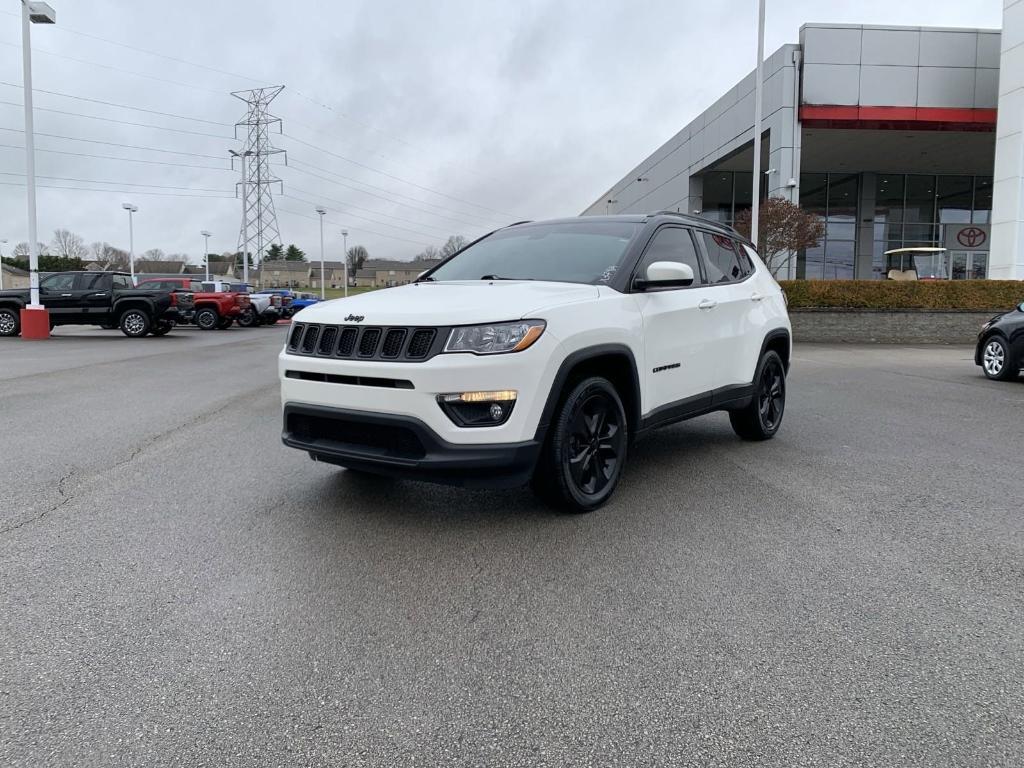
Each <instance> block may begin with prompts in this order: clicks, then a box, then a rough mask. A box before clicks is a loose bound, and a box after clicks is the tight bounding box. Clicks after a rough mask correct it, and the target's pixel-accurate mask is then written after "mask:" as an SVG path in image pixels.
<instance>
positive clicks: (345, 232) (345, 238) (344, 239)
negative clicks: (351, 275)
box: [341, 229, 348, 299]
mask: <svg viewBox="0 0 1024 768" xmlns="http://www.w3.org/2000/svg"><path fill="white" fill-rule="evenodd" d="M341 241H342V242H343V243H344V245H343V246H342V247H343V248H344V249H345V298H346V299H347V298H348V230H347V229H343V230H341Z"/></svg>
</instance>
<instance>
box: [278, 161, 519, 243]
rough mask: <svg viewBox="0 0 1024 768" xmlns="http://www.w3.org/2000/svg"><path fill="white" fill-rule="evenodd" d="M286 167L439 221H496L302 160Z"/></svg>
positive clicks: (484, 225) (489, 222) (468, 223)
mask: <svg viewBox="0 0 1024 768" xmlns="http://www.w3.org/2000/svg"><path fill="white" fill-rule="evenodd" d="M288 167H289V168H294V169H295V170H297V171H299V172H300V173H305V174H307V175H309V176H316V177H317V178H320V179H322V180H323V181H327V182H330V183H331V184H336V185H338V186H339V187H345V188H346V189H352V190H355V191H356V192H362V193H363V194H365V195H370V196H371V197H376V198H378V199H380V200H384V201H386V202H389V203H394V204H396V205H401V206H404V207H405V208H410V209H412V210H414V211H420V212H421V213H426V214H429V215H431V216H436V217H438V218H441V219H448V220H449V221H454V222H457V223H459V224H465V225H466V226H470V227H487V226H492V223H493V222H495V221H496V220H495V219H488V218H487V217H484V216H481V215H480V214H476V213H463V212H462V211H457V210H455V209H453V208H445V207H444V206H442V205H437V204H436V203H428V202H426V201H425V200H420V199H418V198H415V197H410V196H409V195H403V194H402V193H401V192H392V191H391V190H389V189H385V188H384V187H378V186H375V185H374V184H370V183H368V182H365V181H360V180H359V179H353V178H352V177H350V176H344V175H342V174H340V173H336V172H335V171H330V170H328V169H326V168H319V167H317V166H315V165H310V164H309V163H306V162H303V161H302V160H295V159H294V158H291V159H289V165H288ZM307 168H312V169H314V170H306V169H307ZM315 171H323V172H324V173H326V174H328V175H329V176H333V177H334V178H335V179H344V180H345V181H351V182H353V183H354V184H362V185H363V186H364V187H369V188H370V189H376V190H379V191H381V192H384V193H386V194H388V195H391V196H392V197H399V198H405V199H406V200H412V201H413V202H414V203H419V204H420V205H429V206H430V207H432V208H437V209H438V210H441V211H449V212H451V213H455V214H458V215H459V216H468V217H471V218H474V217H475V218H477V219H479V220H480V222H484V223H479V222H472V221H466V220H464V219H458V218H454V217H452V216H443V215H441V214H439V213H437V212H435V211H430V210H427V209H426V208H418V207H416V206H414V205H409V204H408V203H405V202H402V201H401V200H394V199H392V197H382V196H380V195H375V194H373V193H372V192H367V191H365V190H363V189H361V188H359V187H353V186H350V185H349V184H344V183H342V182H340V181H334V180H333V179H329V178H327V177H326V176H320V175H319V174H317V173H316V172H315ZM499 223H502V224H504V222H499Z"/></svg>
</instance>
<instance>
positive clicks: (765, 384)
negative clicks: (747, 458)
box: [729, 350, 786, 440]
mask: <svg viewBox="0 0 1024 768" xmlns="http://www.w3.org/2000/svg"><path fill="white" fill-rule="evenodd" d="M785 409H786V366H784V365H783V364H782V358H781V357H779V353H778V352H774V351H772V350H768V351H767V352H765V353H764V354H763V355H762V356H761V360H760V362H759V363H758V365H757V373H756V374H755V375H754V395H753V397H752V398H751V400H750V405H748V406H746V407H744V408H740V409H739V410H736V411H730V412H729V421H730V422H731V423H732V428H733V431H734V432H735V433H736V434H737V435H739V436H740V437H742V438H743V439H744V440H768V439H770V438H772V437H774V436H775V433H776V432H778V431H779V426H780V425H781V424H782V414H783V412H784V411H785Z"/></svg>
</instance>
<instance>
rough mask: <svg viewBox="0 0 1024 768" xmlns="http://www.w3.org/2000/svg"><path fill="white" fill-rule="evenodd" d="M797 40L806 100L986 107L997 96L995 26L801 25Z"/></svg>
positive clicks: (989, 107)
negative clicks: (798, 41)
mask: <svg viewBox="0 0 1024 768" xmlns="http://www.w3.org/2000/svg"><path fill="white" fill-rule="evenodd" d="M800 44H801V46H802V48H803V58H804V67H803V101H802V103H804V104H822V105H824V104H829V105H844V106H854V105H856V106H900V107H948V108H988V109H991V108H995V106H996V103H997V83H998V82H999V32H998V31H992V30H978V29H939V28H929V27H879V26H871V25H851V24H806V25H804V26H803V27H801V29H800ZM858 170H865V171H869V170H874V169H871V168H862V169H858Z"/></svg>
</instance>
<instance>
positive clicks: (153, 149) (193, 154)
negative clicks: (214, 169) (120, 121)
mask: <svg viewBox="0 0 1024 768" xmlns="http://www.w3.org/2000/svg"><path fill="white" fill-rule="evenodd" d="M0 131H10V132H11V133H22V134H23V133H25V131H23V130H21V129H20V128H4V127H0ZM33 134H34V135H35V136H46V137H47V138H49V139H64V140H66V141H81V142H85V143H86V144H102V145H104V146H108V147H121V148H123V149H142V150H145V151H146V152H161V153H163V154H167V155H185V156H187V157H205V158H209V159H211V160H221V159H222V158H223V155H205V154H201V153H198V152H178V151H176V150H173V149H160V148H159V147H143V146H140V145H138V144H122V143H119V142H116V141H100V140H99V139H82V138H79V137H77V136H61V135H60V134H59V133H42V132H41V131H33Z"/></svg>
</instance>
